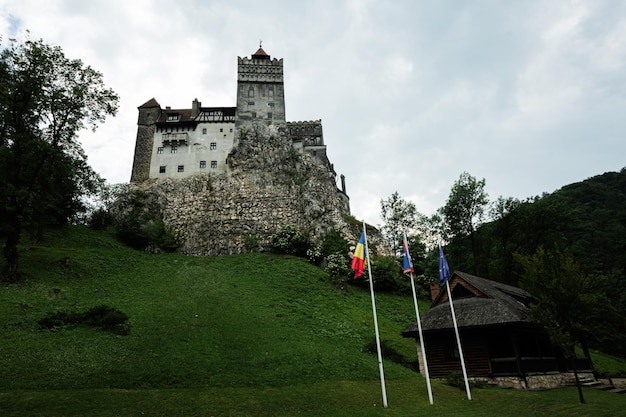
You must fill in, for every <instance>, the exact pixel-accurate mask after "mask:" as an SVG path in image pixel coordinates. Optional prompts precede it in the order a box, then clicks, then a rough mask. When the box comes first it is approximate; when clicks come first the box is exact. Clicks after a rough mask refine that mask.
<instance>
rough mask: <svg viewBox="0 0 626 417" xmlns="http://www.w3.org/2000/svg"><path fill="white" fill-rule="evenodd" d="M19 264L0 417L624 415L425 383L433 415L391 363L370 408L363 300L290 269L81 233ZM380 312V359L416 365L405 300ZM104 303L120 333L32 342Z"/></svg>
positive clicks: (3, 324) (78, 333)
mask: <svg viewBox="0 0 626 417" xmlns="http://www.w3.org/2000/svg"><path fill="white" fill-rule="evenodd" d="M21 256H22V257H21V266H22V270H23V272H24V278H23V281H22V282H21V283H19V284H6V283H5V284H2V290H1V291H0V329H1V332H2V338H1V339H0V410H2V413H1V414H2V415H3V416H5V415H6V416H83V415H85V416H134V415H150V416H195V415H198V416H212V415H214V416H231V415H232V416H248V415H249V416H293V415H298V414H306V415H311V416H316V415H317V416H331V415H332V416H342V415H345V416H378V415H389V416H409V415H419V414H423V415H425V414H427V415H433V416H444V415H458V414H459V413H463V415H470V416H472V415H474V416H479V415H480V416H484V415H499V416H507V415H511V416H513V415H518V414H519V413H521V412H523V413H525V414H526V415H537V416H539V415H553V416H587V415H594V416H604V415H606V416H609V415H618V414H619V412H621V410H622V407H623V405H624V404H626V396H620V395H617V394H611V393H606V392H598V391H596V390H591V389H586V390H585V395H586V399H587V401H588V403H587V404H584V405H581V404H578V396H577V394H576V391H575V389H573V388H564V389H558V390H550V391H545V392H528V391H526V392H524V391H512V390H501V389H493V388H491V389H480V390H474V392H473V397H474V398H473V400H472V401H471V402H470V401H467V400H466V399H465V393H464V391H461V390H458V389H456V388H452V387H449V386H447V385H444V384H442V383H439V382H436V381H435V382H433V387H434V395H435V405H433V406H430V405H429V404H428V400H427V394H426V384H425V381H424V379H423V378H422V377H421V376H420V375H419V374H416V373H415V372H413V371H411V370H410V369H408V368H407V367H405V366H402V365H401V364H399V363H394V362H392V361H390V360H388V359H387V360H385V361H384V366H385V377H386V379H387V391H388V397H389V408H388V409H386V410H382V407H381V391H380V382H379V374H378V365H377V360H376V355H375V354H373V353H372V352H370V351H368V349H367V348H366V346H368V345H369V344H370V342H371V340H372V339H373V337H374V329H373V324H372V323H373V321H372V312H371V304H370V303H371V301H370V296H369V292H368V291H367V290H362V289H360V288H357V287H352V286H350V287H349V290H348V292H347V293H343V292H341V291H339V290H337V289H335V288H334V287H333V286H332V285H331V283H330V282H329V280H328V278H327V276H326V274H324V273H323V272H322V271H321V270H320V269H318V268H316V267H314V266H312V265H310V264H309V263H307V262H306V261H305V260H302V259H298V258H293V257H289V256H277V255H268V254H247V255H233V256H223V257H186V256H181V255H177V254H159V255H147V254H143V253H140V252H137V251H133V250H131V249H128V248H126V247H124V246H122V245H120V244H119V243H117V241H115V240H114V239H112V238H111V237H110V236H109V235H107V234H106V233H103V232H99V233H98V232H92V231H89V230H86V229H83V228H78V227H74V228H70V229H69V230H68V231H67V232H65V233H59V232H57V233H54V234H52V235H51V236H50V237H49V239H48V240H47V241H45V242H44V243H42V244H39V245H23V246H22V248H21ZM63 259H66V260H67V259H69V261H64V262H62V260H63ZM376 302H377V307H378V314H379V324H380V333H381V338H382V339H383V340H384V341H385V346H386V347H387V348H388V349H390V350H391V351H395V352H396V353H397V354H399V356H401V357H404V358H405V360H407V361H413V360H415V356H416V353H415V346H414V343H413V342H412V341H411V340H407V339H403V338H402V337H401V336H400V331H401V330H402V329H403V328H404V327H405V326H406V325H407V324H409V323H410V322H411V321H412V320H414V316H413V315H414V310H413V306H412V300H411V297H410V296H400V295H389V294H382V293H380V294H377V296H376ZM102 304H106V305H108V306H111V307H114V308H117V309H119V310H121V311H123V312H125V313H126V314H128V316H129V317H130V322H131V326H132V328H131V332H130V334H129V335H126V336H121V335H117V334H113V333H109V332H104V331H100V330H96V329H93V328H88V327H76V328H61V329H56V330H53V331H51V330H45V331H43V330H39V329H38V325H37V320H39V319H40V318H42V317H44V316H45V315H46V314H48V313H50V312H56V311H59V310H64V311H70V312H81V311H85V310H87V309H89V308H91V307H94V306H97V305H102ZM425 306H426V304H425V305H424V306H423V307H425ZM616 363H618V364H619V363H620V362H619V361H618V362H616ZM621 364H622V365H623V364H624V363H623V361H622V362H621ZM624 368H626V366H625V367H624Z"/></svg>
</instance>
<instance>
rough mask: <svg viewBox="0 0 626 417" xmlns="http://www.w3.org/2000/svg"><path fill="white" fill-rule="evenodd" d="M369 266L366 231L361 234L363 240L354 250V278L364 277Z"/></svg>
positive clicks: (352, 266) (360, 240)
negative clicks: (366, 266) (366, 267)
mask: <svg viewBox="0 0 626 417" xmlns="http://www.w3.org/2000/svg"><path fill="white" fill-rule="evenodd" d="M366 264H367V253H366V251H365V230H363V232H361V238H360V239H359V243H357V245H356V248H355V249H354V256H353V257H352V265H351V268H352V269H354V278H358V277H360V276H361V275H363V271H364V270H365V265H366Z"/></svg>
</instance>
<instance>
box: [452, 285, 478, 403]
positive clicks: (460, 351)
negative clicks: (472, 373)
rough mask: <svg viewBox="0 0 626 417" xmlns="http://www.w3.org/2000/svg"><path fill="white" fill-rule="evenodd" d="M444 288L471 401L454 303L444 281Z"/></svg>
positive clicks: (466, 387)
mask: <svg viewBox="0 0 626 417" xmlns="http://www.w3.org/2000/svg"><path fill="white" fill-rule="evenodd" d="M446 288H447V289H448V301H449V303H450V312H451V313H452V323H453V324H454V333H455V334H456V344H457V346H458V348H459V357H460V358H461V368H462V369H463V379H464V381H465V392H467V399H468V400H471V399H472V393H471V392H470V387H469V381H468V380H467V370H466V369H465V359H464V358H463V349H461V337H460V336H459V328H458V326H457V324H456V314H455V313H454V303H453V302H452V293H451V292H450V283H449V282H448V280H446Z"/></svg>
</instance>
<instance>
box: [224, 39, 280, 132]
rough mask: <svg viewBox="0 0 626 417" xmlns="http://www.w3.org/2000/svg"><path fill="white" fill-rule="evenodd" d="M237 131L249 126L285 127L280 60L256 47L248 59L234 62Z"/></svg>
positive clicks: (239, 58) (239, 59) (238, 59)
mask: <svg viewBox="0 0 626 417" xmlns="http://www.w3.org/2000/svg"><path fill="white" fill-rule="evenodd" d="M237 61H238V64H237V122H236V124H235V128H236V130H237V131H239V130H240V129H241V127H243V126H245V125H246V124H248V123H252V122H255V121H256V122H264V123H266V124H268V125H269V124H275V123H285V95H284V83H283V60H282V58H281V59H276V58H274V59H271V58H270V56H269V55H268V54H267V53H266V52H265V51H264V50H263V48H261V47H260V46H259V49H258V50H257V51H256V52H255V53H254V54H253V55H252V58H247V57H243V58H241V57H238V58H237Z"/></svg>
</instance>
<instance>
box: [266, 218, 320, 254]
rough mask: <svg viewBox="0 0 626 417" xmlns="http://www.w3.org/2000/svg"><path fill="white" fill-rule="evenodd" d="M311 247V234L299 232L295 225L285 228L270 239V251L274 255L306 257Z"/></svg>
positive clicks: (305, 231) (303, 231)
mask: <svg viewBox="0 0 626 417" xmlns="http://www.w3.org/2000/svg"><path fill="white" fill-rule="evenodd" d="M310 247H311V238H310V232H309V231H308V230H298V229H296V227H295V226H294V225H290V224H289V225H286V226H283V227H282V228H280V230H278V231H277V232H276V233H274V234H273V235H272V236H271V237H270V251H271V252H273V253H280V254H287V255H296V256H300V257H306V256H307V251H308V249H309V248H310Z"/></svg>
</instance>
